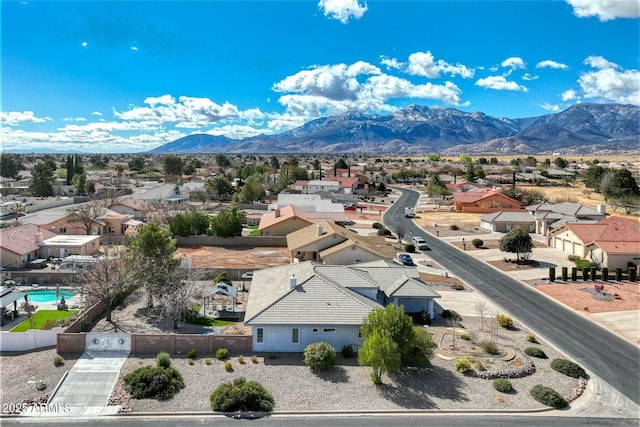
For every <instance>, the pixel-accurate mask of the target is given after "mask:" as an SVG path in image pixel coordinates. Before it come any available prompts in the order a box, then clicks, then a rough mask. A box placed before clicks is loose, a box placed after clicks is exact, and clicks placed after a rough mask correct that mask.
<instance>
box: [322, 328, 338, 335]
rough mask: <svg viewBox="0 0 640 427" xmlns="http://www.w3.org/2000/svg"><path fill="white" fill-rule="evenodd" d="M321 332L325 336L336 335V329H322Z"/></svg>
mask: <svg viewBox="0 0 640 427" xmlns="http://www.w3.org/2000/svg"><path fill="white" fill-rule="evenodd" d="M322 332H324V333H326V334H335V333H336V328H324V329H323V330H322Z"/></svg>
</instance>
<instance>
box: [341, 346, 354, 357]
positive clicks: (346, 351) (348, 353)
mask: <svg viewBox="0 0 640 427" xmlns="http://www.w3.org/2000/svg"><path fill="white" fill-rule="evenodd" d="M341 353H342V357H344V358H346V359H349V358H351V357H353V346H352V345H351V344H348V345H345V346H344V347H342V351H341Z"/></svg>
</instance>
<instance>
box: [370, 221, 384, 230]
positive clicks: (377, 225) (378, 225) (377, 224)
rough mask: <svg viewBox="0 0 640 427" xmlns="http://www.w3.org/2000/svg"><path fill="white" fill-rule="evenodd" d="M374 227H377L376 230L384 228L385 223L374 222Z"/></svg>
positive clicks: (372, 225)
mask: <svg viewBox="0 0 640 427" xmlns="http://www.w3.org/2000/svg"><path fill="white" fill-rule="evenodd" d="M371 227H372V228H375V229H376V230H380V229H381V228H384V225H382V224H380V223H379V222H374V223H373V224H371Z"/></svg>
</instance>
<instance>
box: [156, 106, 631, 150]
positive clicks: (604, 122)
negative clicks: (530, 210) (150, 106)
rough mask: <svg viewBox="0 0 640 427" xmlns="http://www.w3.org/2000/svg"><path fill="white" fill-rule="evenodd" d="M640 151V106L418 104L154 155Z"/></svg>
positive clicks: (190, 141) (184, 145) (187, 141)
mask: <svg viewBox="0 0 640 427" xmlns="http://www.w3.org/2000/svg"><path fill="white" fill-rule="evenodd" d="M639 151H640V107H638V106H634V105H622V104H590V103H580V104H575V105H573V106H571V107H569V108H568V109H566V110H564V111H561V112H558V113H554V114H547V115H543V116H538V117H530V118H519V119H509V118H504V117H499V118H496V117H492V116H489V115H486V114H484V113H481V112H474V113H467V112H463V111H459V110H456V109H453V108H440V107H425V106H420V105H411V106H409V107H407V108H405V109H402V110H398V111H396V112H394V113H391V114H387V115H375V114H366V113H359V112H348V113H344V114H341V115H336V116H329V117H323V118H320V119H316V120H312V121H310V122H308V123H306V124H304V125H303V126H300V127H298V128H295V129H292V130H289V131H286V132H283V133H280V134H277V135H259V136H255V137H251V138H245V139H242V140H234V139H230V138H227V137H224V136H214V135H208V134H194V135H190V136H187V137H184V138H180V139H178V140H176V141H173V142H170V143H167V144H164V145H162V146H160V147H157V148H155V149H153V150H151V151H149V153H155V154H170V153H175V154H178V153H264V154H271V153H272V154H277V153H309V154H312V153H318V154H319V153H363V154H364V153H371V154H374V153H375V154H410V155H420V154H429V153H440V154H443V155H459V154H471V155H474V154H496V155H500V154H502V155H505V154H516V155H520V154H552V153H554V152H559V153H562V154H578V155H581V154H585V155H586V154H593V155H607V154H622V153H638V152H639Z"/></svg>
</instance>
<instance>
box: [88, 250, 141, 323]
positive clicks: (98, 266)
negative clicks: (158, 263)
mask: <svg viewBox="0 0 640 427" xmlns="http://www.w3.org/2000/svg"><path fill="white" fill-rule="evenodd" d="M132 279H133V276H132V272H131V270H130V269H129V268H127V266H126V264H125V262H124V260H123V259H122V257H116V258H103V259H101V260H100V261H98V262H97V263H95V264H93V265H92V266H91V267H89V268H86V269H84V270H83V271H82V272H81V273H80V274H78V276H77V277H76V280H77V282H78V283H79V284H80V285H81V289H82V294H83V295H84V297H85V298H86V301H87V302H89V303H90V304H94V303H97V302H102V303H104V304H105V305H106V306H107V322H111V312H112V310H113V309H114V308H115V307H116V306H117V303H118V302H119V300H120V298H122V297H123V295H124V294H125V293H126V292H127V291H128V290H129V289H130V288H131V287H132V286H134V283H133V280H132Z"/></svg>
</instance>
